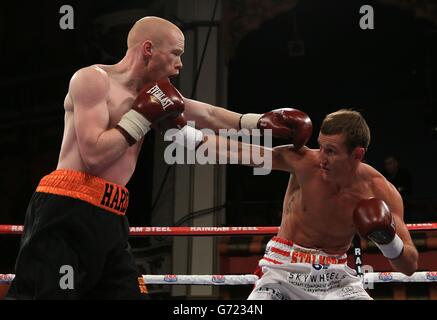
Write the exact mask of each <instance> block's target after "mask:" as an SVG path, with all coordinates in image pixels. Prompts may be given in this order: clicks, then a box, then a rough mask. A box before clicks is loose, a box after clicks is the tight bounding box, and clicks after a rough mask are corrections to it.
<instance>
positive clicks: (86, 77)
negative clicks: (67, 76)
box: [70, 65, 109, 93]
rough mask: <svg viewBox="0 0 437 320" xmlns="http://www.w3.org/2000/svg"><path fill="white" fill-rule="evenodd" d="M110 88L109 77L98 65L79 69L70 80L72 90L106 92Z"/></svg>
mask: <svg viewBox="0 0 437 320" xmlns="http://www.w3.org/2000/svg"><path fill="white" fill-rule="evenodd" d="M108 89H109V77H108V74H107V72H106V71H105V70H103V69H102V68H100V67H99V66H98V65H92V66H88V67H84V68H81V69H79V70H77V71H76V72H75V73H74V74H73V76H72V77H71V80H70V91H72V90H73V91H78V90H79V91H82V90H85V91H87V92H95V93H98V92H106V91H107V90H108Z"/></svg>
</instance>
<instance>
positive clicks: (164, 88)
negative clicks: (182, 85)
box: [117, 78, 203, 146]
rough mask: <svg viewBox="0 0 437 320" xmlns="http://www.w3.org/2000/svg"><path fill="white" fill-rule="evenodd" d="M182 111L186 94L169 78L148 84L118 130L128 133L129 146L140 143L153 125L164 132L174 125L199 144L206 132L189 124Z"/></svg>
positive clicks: (186, 136) (119, 124)
mask: <svg viewBox="0 0 437 320" xmlns="http://www.w3.org/2000/svg"><path fill="white" fill-rule="evenodd" d="M183 112H184V100H183V97H182V95H181V94H180V93H179V91H178V90H177V89H176V88H175V87H174V86H173V85H172V84H171V82H170V80H168V79H167V78H166V79H163V80H159V81H155V82H152V83H149V84H146V85H145V86H144V87H143V88H142V89H141V91H140V92H139V94H138V96H137V98H136V99H135V101H134V103H133V105H132V109H131V110H130V111H128V112H127V113H126V114H124V115H123V117H122V118H121V120H120V122H119V123H118V124H117V129H118V130H119V131H120V132H121V133H122V134H123V135H124V136H125V138H126V140H127V142H128V143H129V145H133V144H135V143H136V142H138V141H139V140H140V139H141V138H142V137H143V136H144V135H145V134H146V133H147V132H148V131H149V130H150V127H152V128H154V129H156V130H158V131H160V132H161V133H163V132H164V131H165V130H167V129H171V128H175V129H182V130H181V133H182V134H183V135H184V137H185V138H186V139H190V138H193V139H195V140H196V141H195V145H196V146H197V144H199V143H200V142H201V140H202V138H203V135H202V134H201V132H200V131H199V130H196V129H194V128H191V127H188V126H187V121H186V120H185V118H184V116H183V115H182V113H183Z"/></svg>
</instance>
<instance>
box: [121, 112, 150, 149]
mask: <svg viewBox="0 0 437 320" xmlns="http://www.w3.org/2000/svg"><path fill="white" fill-rule="evenodd" d="M150 124H151V123H150V122H149V121H148V120H147V119H146V118H145V117H144V116H143V115H142V114H141V113H139V112H137V111H135V110H133V109H131V110H129V111H128V112H126V113H125V114H124V115H123V117H122V118H121V120H120V122H119V123H118V124H117V129H118V130H119V131H120V132H121V133H122V134H123V135H124V137H125V138H126V140H127V142H128V143H129V145H133V144H135V143H136V142H138V141H139V140H140V139H141V138H142V137H144V135H145V134H146V133H147V132H148V131H149V130H150ZM120 129H121V130H120Z"/></svg>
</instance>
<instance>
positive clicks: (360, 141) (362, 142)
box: [320, 109, 370, 153]
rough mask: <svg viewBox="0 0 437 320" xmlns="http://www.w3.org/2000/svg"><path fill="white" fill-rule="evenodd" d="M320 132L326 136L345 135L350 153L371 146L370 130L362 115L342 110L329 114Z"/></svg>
mask: <svg viewBox="0 0 437 320" xmlns="http://www.w3.org/2000/svg"><path fill="white" fill-rule="evenodd" d="M320 132H321V133H322V134H324V135H333V134H343V135H344V137H345V144H346V148H347V149H348V151H349V153H350V152H352V151H353V150H354V149H355V148H356V147H362V148H365V149H366V150H367V148H368V147H369V144H370V129H369V126H368V125H367V123H366V120H364V118H363V116H362V115H361V113H359V112H358V111H354V110H351V109H341V110H338V111H336V112H333V113H330V114H328V115H327V116H326V117H325V119H324V120H323V122H322V126H321V128H320Z"/></svg>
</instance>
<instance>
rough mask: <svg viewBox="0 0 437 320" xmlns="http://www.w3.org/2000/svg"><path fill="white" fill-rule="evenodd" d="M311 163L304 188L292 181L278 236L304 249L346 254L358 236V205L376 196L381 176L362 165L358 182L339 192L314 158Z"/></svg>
mask: <svg viewBox="0 0 437 320" xmlns="http://www.w3.org/2000/svg"><path fill="white" fill-rule="evenodd" d="M311 152H315V151H311ZM309 161H310V162H313V163H314V169H312V170H313V171H312V172H311V175H310V176H311V177H310V178H309V179H308V180H307V181H305V183H304V184H303V185H302V186H301V187H299V185H298V183H297V180H296V178H295V176H292V177H290V181H289V184H288V188H287V191H286V194H285V198H284V203H283V212H282V221H281V228H280V231H279V234H278V235H279V236H280V237H283V238H286V239H289V240H292V241H293V242H295V243H296V244H298V245H301V246H303V247H308V248H319V249H322V250H323V251H325V252H327V253H332V254H342V253H345V252H346V251H347V250H348V248H349V246H350V244H351V241H352V239H353V236H354V234H355V227H354V225H353V221H352V214H353V211H354V208H355V205H356V204H357V202H358V201H359V200H360V199H362V198H368V197H371V196H373V191H372V180H373V178H375V177H378V175H379V174H378V173H377V172H376V170H374V169H373V168H371V167H370V166H367V165H365V164H360V168H359V170H358V174H359V179H357V180H356V182H355V183H354V184H353V185H351V186H350V187H348V188H347V189H343V190H338V189H335V188H334V187H333V186H332V184H330V183H329V182H327V181H324V180H323V179H322V174H321V170H320V169H319V163H318V160H317V157H316V155H315V154H314V157H313V158H312V159H310V160H309Z"/></svg>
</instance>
